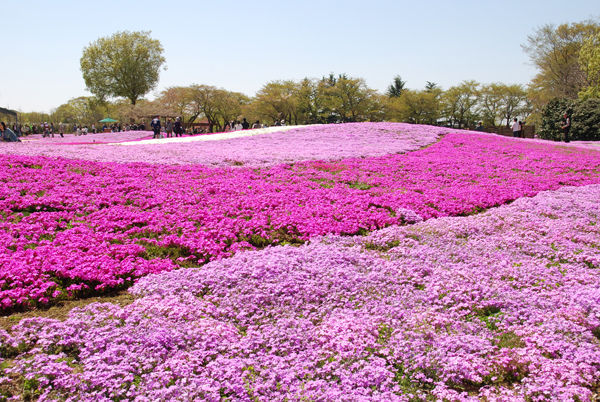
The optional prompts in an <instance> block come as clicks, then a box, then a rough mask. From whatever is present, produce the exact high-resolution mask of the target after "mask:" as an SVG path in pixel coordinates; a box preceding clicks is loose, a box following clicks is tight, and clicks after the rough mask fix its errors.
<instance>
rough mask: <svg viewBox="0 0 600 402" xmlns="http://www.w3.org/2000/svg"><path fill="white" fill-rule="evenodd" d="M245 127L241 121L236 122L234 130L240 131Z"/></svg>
mask: <svg viewBox="0 0 600 402" xmlns="http://www.w3.org/2000/svg"><path fill="white" fill-rule="evenodd" d="M243 128H244V127H243V126H242V123H240V122H239V121H236V122H235V127H234V128H233V131H239V130H242V129H243Z"/></svg>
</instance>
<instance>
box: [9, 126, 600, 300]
mask: <svg viewBox="0 0 600 402" xmlns="http://www.w3.org/2000/svg"><path fill="white" fill-rule="evenodd" d="M412 146H414V144H413V145H410V147H412ZM410 147H409V149H410ZM0 164H1V165H2V166H4V167H5V168H4V169H2V170H1V171H0V212H1V213H2V219H1V220H0V241H1V244H2V245H3V247H2V248H1V249H0V266H2V267H3V269H2V271H1V272H0V285H1V288H0V303H1V306H2V309H4V310H5V311H8V310H10V309H15V308H19V307H23V306H31V305H36V304H40V303H41V304H45V303H48V302H51V301H52V300H55V299H57V298H58V299H60V298H64V297H85V296H89V295H92V294H97V293H98V292H105V291H110V290H115V289H117V290H118V289H122V288H126V287H129V286H131V285H132V284H133V283H134V282H135V280H136V279H137V278H140V277H143V276H145V275H148V274H151V273H159V272H167V271H170V270H173V269H176V268H178V267H180V266H184V267H189V266H199V265H202V264H204V263H206V262H208V261H211V260H215V259H220V258H223V257H227V256H231V255H232V254H233V253H235V252H237V251H240V250H245V249H256V248H263V247H266V246H269V245H276V244H287V243H291V244H298V243H302V242H305V241H307V240H308V239H310V238H311V237H313V236H317V235H324V234H327V233H333V234H340V235H359V234H364V233H367V232H369V231H373V230H377V229H380V228H383V227H386V226H390V225H397V224H405V223H411V222H417V221H420V220H423V219H429V218H434V217H443V216H457V215H468V214H472V213H475V212H478V211H481V210H482V209H486V208H490V207H493V206H497V205H502V204H505V203H507V202H509V201H512V200H515V199H518V198H520V197H524V196H534V195H535V194H537V193H538V192H539V191H544V190H549V189H557V188H559V187H561V186H565V185H577V186H582V185H587V184H593V183H600V168H599V164H598V153H597V152H596V151H590V150H573V149H572V148H568V147H557V146H554V145H548V144H540V143H534V142H527V141H515V140H512V139H506V138H501V137H497V136H492V135H481V134H468V133H464V132H463V133H450V134H447V135H446V136H445V137H444V138H443V139H442V140H441V141H439V142H438V143H436V144H434V145H432V146H430V147H428V148H426V149H423V150H420V151H415V152H410V153H406V154H393V155H386V156H380V157H371V158H357V159H343V160H339V161H332V162H324V161H318V162H303V163H296V164H294V165H292V166H290V165H276V166H272V167H269V168H263V169H250V168H246V167H240V168H217V169H215V168H210V167H206V166H200V165H188V166H168V167H165V166H156V165H149V164H116V163H90V162H87V161H73V160H66V159H60V158H59V159H56V158H47V157H27V156H0Z"/></svg>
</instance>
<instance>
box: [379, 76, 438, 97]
mask: <svg viewBox="0 0 600 402" xmlns="http://www.w3.org/2000/svg"><path fill="white" fill-rule="evenodd" d="M427 83H428V84H433V86H434V87H435V83H430V82H429V81H427ZM405 85H406V81H402V78H401V77H400V76H399V75H397V76H395V77H394V82H392V83H391V84H390V86H389V87H388V90H387V96H389V97H390V98H398V97H399V96H400V95H402V91H404V89H405Z"/></svg>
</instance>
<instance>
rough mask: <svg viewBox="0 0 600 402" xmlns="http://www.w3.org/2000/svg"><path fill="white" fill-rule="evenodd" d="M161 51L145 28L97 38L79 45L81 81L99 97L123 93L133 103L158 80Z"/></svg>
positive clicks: (119, 95) (121, 94)
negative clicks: (82, 45) (85, 45)
mask: <svg viewBox="0 0 600 402" xmlns="http://www.w3.org/2000/svg"><path fill="white" fill-rule="evenodd" d="M163 51H164V49H163V47H162V45H161V44H160V42H159V41H158V40H156V39H152V38H151V37H150V32H148V31H141V32H128V31H125V32H117V33H116V34H114V35H112V36H111V37H105V38H100V39H98V40H96V41H95V42H93V43H90V45H89V46H88V47H86V48H84V49H83V56H82V57H81V60H80V64H81V71H82V72H83V79H84V80H85V85H86V87H87V89H88V90H89V91H90V92H91V93H93V94H95V95H96V96H97V97H98V98H100V99H105V98H107V97H123V98H126V99H129V101H130V102H131V104H132V105H135V103H136V102H137V100H138V99H140V98H141V97H142V96H144V95H145V94H147V93H148V92H150V91H151V90H152V89H154V88H155V87H156V85H157V84H158V78H159V72H160V69H161V67H162V65H163V64H164V63H165V58H164V57H163V56H162V53H163ZM165 69H166V68H165Z"/></svg>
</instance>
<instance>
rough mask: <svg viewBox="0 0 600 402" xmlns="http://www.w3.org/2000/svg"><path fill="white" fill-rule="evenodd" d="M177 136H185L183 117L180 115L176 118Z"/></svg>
mask: <svg viewBox="0 0 600 402" xmlns="http://www.w3.org/2000/svg"><path fill="white" fill-rule="evenodd" d="M174 126H175V130H174V131H175V137H183V130H181V119H180V118H179V117H178V118H176V119H175V124H174Z"/></svg>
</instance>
